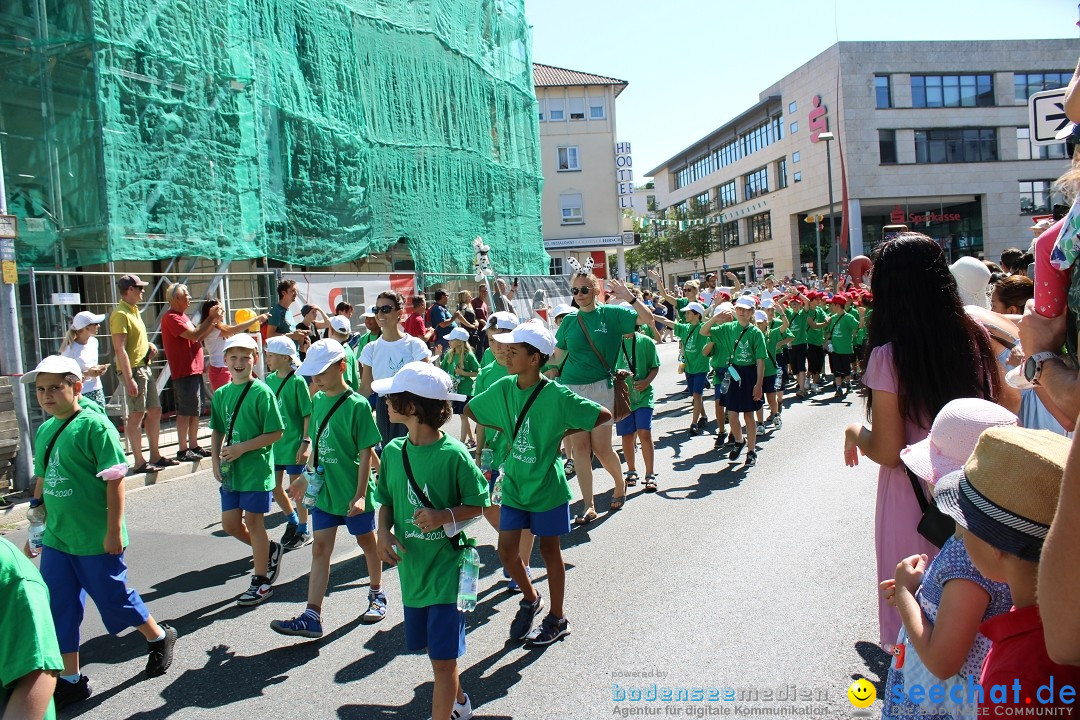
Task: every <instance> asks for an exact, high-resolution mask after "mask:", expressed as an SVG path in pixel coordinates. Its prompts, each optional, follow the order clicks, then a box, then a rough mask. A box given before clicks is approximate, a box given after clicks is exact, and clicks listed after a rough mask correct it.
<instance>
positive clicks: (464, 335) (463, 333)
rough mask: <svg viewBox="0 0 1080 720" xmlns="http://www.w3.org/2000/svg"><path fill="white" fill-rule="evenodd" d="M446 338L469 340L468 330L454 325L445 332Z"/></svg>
mask: <svg viewBox="0 0 1080 720" xmlns="http://www.w3.org/2000/svg"><path fill="white" fill-rule="evenodd" d="M446 339H447V340H460V341H461V342H468V341H469V331H468V330H466V329H465V328H460V327H456V328H454V329H453V330H451V331H450V332H448V333H447V334H446Z"/></svg>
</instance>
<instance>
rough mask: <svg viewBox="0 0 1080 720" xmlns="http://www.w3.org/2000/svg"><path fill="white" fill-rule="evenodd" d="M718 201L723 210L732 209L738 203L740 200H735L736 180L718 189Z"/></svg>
mask: <svg viewBox="0 0 1080 720" xmlns="http://www.w3.org/2000/svg"><path fill="white" fill-rule="evenodd" d="M716 200H717V203H718V204H719V206H720V209H721V210H723V209H724V208H726V207H731V206H732V205H734V204H735V203H737V202H738V200H736V199H735V181H734V180H732V181H731V182H726V183H724V184H723V185H721V186H720V187H718V188H716Z"/></svg>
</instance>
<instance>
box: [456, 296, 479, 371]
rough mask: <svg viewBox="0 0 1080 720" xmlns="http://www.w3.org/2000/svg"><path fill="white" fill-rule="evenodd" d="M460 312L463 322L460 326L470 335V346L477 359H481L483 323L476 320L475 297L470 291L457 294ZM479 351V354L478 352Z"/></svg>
mask: <svg viewBox="0 0 1080 720" xmlns="http://www.w3.org/2000/svg"><path fill="white" fill-rule="evenodd" d="M457 301H458V312H459V313H461V320H460V321H459V323H458V324H459V325H461V327H463V328H465V332H467V333H469V340H468V345H469V347H470V348H472V351H473V353H474V354H476V359H477V360H479V359H480V355H482V354H483V351H482V350H479V348H480V336H479V333H480V330H481V329H482V325H483V323H480V322H479V321H478V320H477V318H476V311H475V310H474V309H473V304H472V301H473V296H472V293H471V292H469V291H468V290H462V291H461V292H459V293H458V294H457ZM478 350H479V352H477V351H478Z"/></svg>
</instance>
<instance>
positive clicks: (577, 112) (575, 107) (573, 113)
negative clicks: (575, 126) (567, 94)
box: [570, 97, 585, 120]
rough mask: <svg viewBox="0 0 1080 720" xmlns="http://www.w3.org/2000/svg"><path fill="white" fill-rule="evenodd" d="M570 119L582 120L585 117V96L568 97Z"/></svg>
mask: <svg viewBox="0 0 1080 720" xmlns="http://www.w3.org/2000/svg"><path fill="white" fill-rule="evenodd" d="M570 119H571V120H584V119H585V98H582V97H572V98H570Z"/></svg>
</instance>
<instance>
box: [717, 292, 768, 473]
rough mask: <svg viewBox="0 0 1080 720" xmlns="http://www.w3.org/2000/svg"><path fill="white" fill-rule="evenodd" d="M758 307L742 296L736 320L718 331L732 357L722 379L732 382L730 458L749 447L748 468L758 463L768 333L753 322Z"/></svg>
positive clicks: (728, 400) (729, 392)
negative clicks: (759, 420) (758, 419)
mask: <svg viewBox="0 0 1080 720" xmlns="http://www.w3.org/2000/svg"><path fill="white" fill-rule="evenodd" d="M756 306H757V305H756V303H755V302H754V299H753V298H752V297H749V296H743V297H740V298H739V299H738V300H737V301H736V302H735V321H734V322H730V323H727V324H725V325H721V326H720V331H719V332H718V333H717V335H718V339H717V342H718V343H719V344H720V345H722V346H723V347H725V348H727V349H728V354H729V358H730V359H729V360H728V365H727V367H726V368H724V370H722V371H721V376H720V378H719V382H720V383H721V386H723V385H724V384H725V383H724V374H727V376H728V377H730V382H728V383H726V384H727V385H728V387H727V394H726V396H725V400H724V407H726V408H727V411H728V422H729V423H730V424H731V434H732V436H733V440H734V441H733V443H732V445H731V447H730V449H729V452H728V460H738V459H739V455H740V453H742V449H743V447H744V446H746V447H747V453H746V466H747V467H752V466H754V465H755V464H756V463H757V424H756V423H755V422H754V421H755V415H756V413H757V411H758V409H759V408H761V404H762V399H763V382H764V377H765V336H764V335H763V334H762V332H761V331H760V330H758V329H757V327H755V326H754V324H753V323H752V320H753V318H754V310H755V308H756ZM740 415H742V420H743V421H745V422H746V442H743V439H742V425H741V424H740V418H739V416H740Z"/></svg>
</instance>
